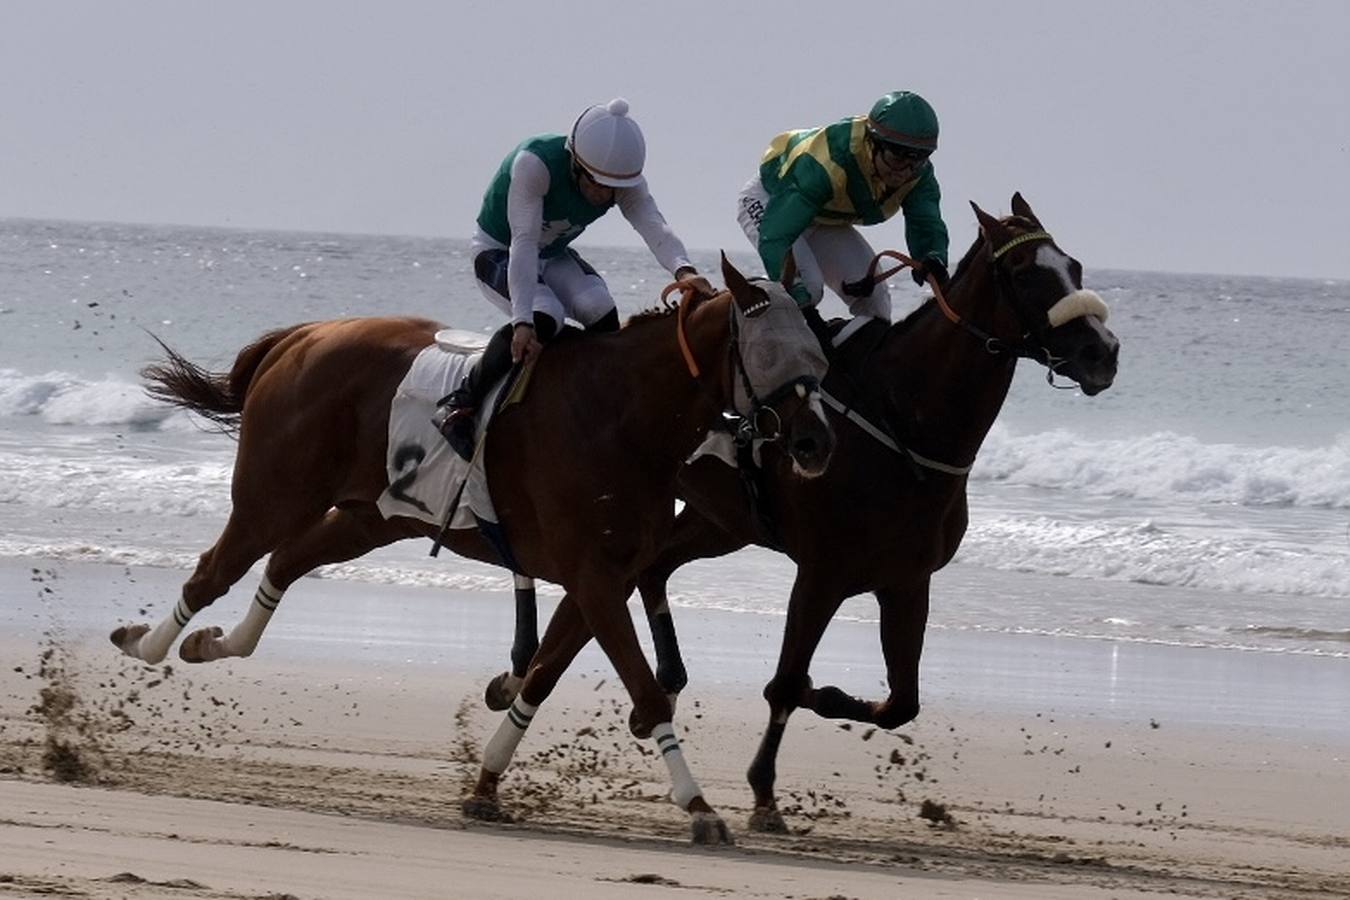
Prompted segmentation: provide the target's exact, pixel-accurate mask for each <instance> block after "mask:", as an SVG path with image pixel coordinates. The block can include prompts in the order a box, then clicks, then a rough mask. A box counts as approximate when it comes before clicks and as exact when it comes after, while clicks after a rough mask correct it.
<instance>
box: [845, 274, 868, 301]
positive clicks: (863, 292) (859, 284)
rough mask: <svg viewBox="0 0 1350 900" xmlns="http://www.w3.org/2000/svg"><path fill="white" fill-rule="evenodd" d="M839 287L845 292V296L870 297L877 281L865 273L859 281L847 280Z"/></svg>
mask: <svg viewBox="0 0 1350 900" xmlns="http://www.w3.org/2000/svg"><path fill="white" fill-rule="evenodd" d="M839 288H840V289H841V290H842V291H843V292H844V296H845V297H870V296H872V291H873V289H875V288H876V283H875V282H874V281H872V279H870V278H868V277H867V276H866V275H864V276H863V277H862V278H859V279H858V280H857V281H845V282H844V283H843V284H841V285H839Z"/></svg>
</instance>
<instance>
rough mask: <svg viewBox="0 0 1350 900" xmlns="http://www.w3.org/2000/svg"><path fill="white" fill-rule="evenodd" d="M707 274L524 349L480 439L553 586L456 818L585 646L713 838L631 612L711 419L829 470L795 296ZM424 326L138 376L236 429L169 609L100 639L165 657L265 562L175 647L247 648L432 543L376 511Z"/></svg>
mask: <svg viewBox="0 0 1350 900" xmlns="http://www.w3.org/2000/svg"><path fill="white" fill-rule="evenodd" d="M723 275H724V277H725V279H726V281H727V284H728V285H729V286H730V287H731V293H730V294H725V293H724V294H721V295H719V296H717V297H715V298H712V299H708V300H701V299H700V298H696V297H692V296H686V298H685V300H684V301H683V303H682V304H681V306H680V307H679V312H678V314H670V313H669V312H668V313H665V314H662V313H650V314H644V315H642V316H638V317H635V318H634V319H633V320H631V321H630V322H629V323H628V324H627V325H626V326H625V327H624V328H623V329H621V330H620V331H619V332H618V333H616V334H612V335H603V336H595V337H585V338H575V339H570V340H569V339H563V340H559V341H558V342H556V343H555V344H554V345H553V346H551V347H550V348H549V349H548V350H547V352H545V353H544V354H543V355H542V356H541V357H540V359H539V361H538V363H537V365H536V367H535V370H534V372H533V376H532V380H531V385H530V388H529V396H528V397H527V398H526V401H525V402H524V403H523V404H520V405H517V406H512V407H510V408H508V409H506V410H504V411H503V413H502V414H501V415H500V417H499V418H498V420H497V421H496V422H495V423H494V424H493V425H492V427H491V428H490V429H489V430H488V433H487V438H486V444H485V447H484V451H483V452H484V453H485V460H486V468H487V473H488V485H489V488H490V490H491V493H492V497H493V501H494V504H495V507H496V511H497V513H498V516H499V520H500V523H501V525H502V526H503V528H504V531H505V533H506V535H507V537H508V538H509V541H510V546H511V549H512V551H513V552H514V557H515V559H516V561H517V562H518V564H519V568H520V571H521V572H522V573H526V574H529V575H532V576H538V577H540V578H544V579H546V580H548V581H551V582H554V583H556V584H559V585H562V586H563V588H565V590H566V595H565V596H564V598H563V600H562V601H561V603H560V604H559V606H558V609H557V612H556V614H555V615H554V618H553V621H552V623H551V624H550V626H549V628H548V631H547V633H546V634H545V636H544V640H543V643H542V645H541V646H540V649H539V652H538V654H537V655H536V656H535V659H534V662H533V665H532V666H531V667H530V670H529V673H528V675H527V676H526V678H525V681H524V684H523V686H522V688H521V691H520V696H519V697H518V698H517V700H516V702H515V704H514V705H513V707H512V709H511V710H510V712H509V713H508V715H507V717H506V720H505V721H504V722H503V723H502V726H501V728H500V729H499V730H498V732H497V734H496V736H495V737H494V738H493V739H492V741H491V742H490V743H489V744H488V746H487V748H486V750H485V753H484V761H483V771H482V773H481V775H480V779H479V785H478V788H477V790H476V791H475V794H474V797H473V798H471V799H470V801H468V802H466V811H467V812H469V813H470V814H474V815H479V816H484V817H488V816H492V815H494V814H496V812H497V810H496V784H497V779H498V777H499V776H500V775H501V773H502V772H503V771H504V770H505V768H506V766H507V764H508V763H509V761H510V758H511V755H512V753H513V752H514V749H515V746H516V744H517V743H518V742H519V740H520V738H521V737H522V736H523V734H524V730H525V727H526V726H527V725H528V723H529V720H530V717H531V716H532V715H533V712H534V710H535V708H537V707H538V705H539V704H541V703H542V702H543V701H544V699H545V698H546V697H547V696H548V694H549V693H550V691H551V690H552V689H553V687H554V685H555V684H556V683H557V681H558V679H559V678H560V677H561V675H562V673H563V671H564V670H565V669H566V668H567V666H568V664H569V663H570V662H571V660H572V659H573V657H574V656H575V655H576V654H577V653H578V652H579V651H580V650H581V648H582V647H583V646H584V645H585V644H586V643H587V642H588V641H589V640H590V638H591V637H592V636H594V637H595V638H596V640H597V641H598V642H599V644H600V646H601V648H602V649H603V650H604V652H605V653H606V655H607V656H608V657H609V658H610V661H611V662H612V663H613V664H614V667H615V669H616V670H617V672H618V674H619V677H620V678H621V679H622V681H623V683H624V686H625V687H626V688H627V690H628V692H629V695H630V696H631V697H632V700H633V713H632V717H631V720H630V724H631V726H632V729H633V732H634V734H636V735H638V736H639V737H646V736H648V735H651V736H653V737H655V738H656V739H657V742H658V745H659V747H660V749H661V750H662V754H663V759H664V760H665V761H666V763H667V765H668V767H669V768H670V771H671V777H672V782H673V785H674V790H673V797H674V798H675V800H676V801H677V802H678V803H679V804H680V806H681V807H682V808H684V809H685V810H686V811H688V812H689V814H690V816H691V818H692V827H693V831H694V837H695V840H698V841H718V840H726V839H728V835H727V832H726V827H725V825H724V824H723V822H722V820H721V819H720V818H719V817H718V816H717V814H716V813H714V812H713V810H712V808H711V807H710V806H708V804H707V803H706V802H705V801H704V799H703V797H702V795H701V791H700V790H699V789H698V786H697V784H695V782H694V780H693V778H692V776H691V775H690V774H689V771H688V768H687V766H685V763H684V760H683V757H682V755H681V753H680V751H679V744H678V741H677V740H676V738H675V736H674V732H673V729H672V727H671V724H670V723H671V706H670V703H669V701H668V700H667V698H666V695H665V694H664V693H663V692H662V690H661V688H660V687H659V686H658V684H657V682H656V679H655V677H654V676H653V674H652V670H651V668H650V666H649V665H648V663H647V661H646V659H645V657H644V656H643V654H642V652H641V649H640V648H639V646H638V642H637V637H636V635H635V633H634V631H633V625H632V620H631V618H630V616H629V614H628V610H627V607H626V601H627V598H628V595H629V594H630V593H631V591H632V587H633V583H634V581H635V579H636V577H637V575H638V573H639V572H640V571H642V570H643V569H644V568H646V567H647V566H648V565H650V563H651V561H652V559H653V558H654V557H655V555H656V553H657V552H658V551H659V550H660V549H661V547H663V546H665V545H666V544H667V542H668V541H669V537H670V531H671V528H672V525H673V521H674V503H675V479H676V475H677V473H678V471H679V468H680V465H681V464H682V463H683V462H684V460H685V459H686V458H687V457H688V455H689V453H690V452H691V451H692V450H693V449H694V448H695V446H696V445H697V444H698V442H699V441H700V440H702V438H703V436H704V434H705V433H706V432H707V430H708V428H709V427H710V426H711V425H712V424H713V423H714V422H715V421H716V420H718V419H719V418H720V417H721V416H722V414H723V410H725V409H728V408H735V409H738V410H741V411H744V412H747V413H753V412H754V411H760V410H762V412H761V415H760V416H758V418H759V419H768V420H771V421H773V422H775V423H780V424H781V428H780V429H779V430H778V431H777V432H776V433H775V434H774V435H771V436H772V437H776V438H777V440H776V441H775V442H774V443H775V445H776V446H781V447H782V448H783V449H784V451H785V452H786V453H787V454H788V456H789V457H790V458H791V459H792V460H793V463H792V465H793V466H795V467H796V470H797V471H798V472H799V473H800V474H802V475H806V476H813V475H817V474H819V473H820V472H822V471H823V470H824V469H825V466H826V464H827V461H828V459H829V457H830V453H831V448H832V446H833V440H834V439H833V434H832V431H831V429H830V427H829V425H828V424H827V422H826V420H825V416H824V413H823V410H822V408H821V404H820V399H819V395H818V393H817V385H818V379H819V378H820V377H822V376H823V374H824V368H825V363H824V357H823V355H822V354H821V353H820V352H819V349H818V346H817V344H816V341H815V338H814V337H813V336H812V334H811V333H810V331H809V330H808V329H807V328H806V326H805V324H804V322H803V321H802V318H801V316H800V315H799V314H798V312H797V310H796V307H795V304H794V303H793V302H792V300H791V298H790V297H788V296H787V294H786V292H784V291H783V290H782V289H781V288H779V287H778V286H776V285H766V286H764V287H760V286H756V285H753V284H750V283H747V282H746V281H745V279H743V278H742V277H741V275H740V274H739V273H738V272H736V270H735V269H734V268H732V267H731V266H730V265H728V264H727V263H726V262H725V259H724V261H723ZM733 295H734V299H733ZM438 327H439V326H438V325H437V324H436V323H434V322H430V321H427V320H424V319H408V318H384V319H345V320H339V321H332V322H320V323H311V324H307V325H298V326H294V327H292V328H287V329H282V330H280V331H276V332H273V333H271V334H268V335H266V336H264V337H263V338H262V339H260V340H259V341H258V342H256V343H254V344H252V345H251V346H249V347H246V348H245V349H244V350H243V351H241V352H240V354H239V356H238V359H237V360H236V362H235V365H234V368H233V369H232V370H231V372H230V373H229V374H228V375H223V374H214V373H210V372H206V371H204V370H202V369H200V368H198V367H196V366H194V365H193V364H191V363H189V362H187V361H186V360H184V359H183V358H182V357H180V356H178V355H176V354H173V353H172V351H170V357H169V362H168V364H166V365H164V366H159V367H155V368H152V369H149V370H147V376H148V377H149V379H150V381H151V385H152V388H151V390H152V392H153V393H156V394H158V395H159V396H161V397H163V398H164V399H167V400H169V401H170V402H174V403H177V404H179V405H181V406H184V407H187V408H189V409H192V410H195V411H197V412H199V413H202V414H204V415H206V416H208V417H211V418H214V419H216V420H217V421H220V422H223V423H224V424H226V425H227V426H230V425H234V426H237V427H238V430H239V450H238V454H237V456H236V459H235V469H234V478H233V483H232V486H231V492H232V499H233V509H232V511H231V513H230V518H229V521H228V523H227V524H226V526H225V530H224V532H223V533H222V534H221V536H220V539H219V540H218V541H217V542H216V543H215V545H214V546H213V547H212V548H211V549H210V550H208V551H206V553H204V554H203V555H202V557H201V560H200V562H199V563H198V565H197V569H196V571H195V572H194V573H193V575H192V577H191V578H189V579H188V581H187V582H186V584H184V586H183V593H182V597H181V599H180V600H179V601H178V603H177V605H176V607H175V609H174V611H173V614H172V615H170V616H169V617H167V618H166V619H165V620H164V621H163V622H162V623H161V624H160V625H158V626H157V627H156V628H155V629H153V630H151V629H150V627H149V626H148V625H136V626H124V627H121V628H118V629H117V630H116V631H115V632H114V633H113V634H112V640H113V643H115V644H116V645H117V646H118V647H120V648H121V649H122V650H123V651H124V652H126V653H127V654H129V655H132V656H135V657H137V658H140V659H144V660H146V661H150V662H157V661H159V660H160V659H162V658H163V657H164V655H165V653H166V652H167V651H168V649H169V647H170V646H171V645H172V643H173V641H174V639H175V638H176V637H177V636H178V634H179V633H180V632H181V630H182V629H183V628H184V627H185V626H186V625H187V622H188V620H189V619H191V618H192V616H193V615H195V614H196V613H197V612H199V611H200V610H202V609H203V608H205V607H206V606H208V605H210V604H211V603H212V601H214V600H215V599H216V598H218V597H220V596H222V595H224V594H225V593H226V592H227V591H228V590H229V588H230V586H231V585H232V584H234V583H235V582H236V581H238V580H239V579H240V578H242V577H243V576H244V574H245V573H246V572H247V571H248V568H249V567H250V566H251V565H253V563H255V562H256V561H258V560H259V559H261V558H262V557H263V556H265V555H267V554H269V553H270V554H271V556H270V558H269V560H268V562H267V567H266V572H265V575H264V578H263V581H262V584H261V585H260V587H259V589H258V593H257V594H256V595H255V602H254V603H253V604H252V605H251V606H250V609H249V612H248V616H247V617H246V618H245V620H244V621H243V622H241V623H240V624H239V625H238V626H237V627H236V628H235V629H234V630H233V631H232V632H231V633H230V634H228V635H226V634H225V633H224V632H223V631H222V629H220V628H206V629H202V630H200V631H197V632H195V633H194V634H193V635H191V636H190V637H189V638H188V639H187V640H185V641H184V644H183V648H182V650H181V651H180V654H181V655H182V656H183V657H184V658H185V659H187V660H188V661H205V660H210V659H218V658H221V657H222V656H232V655H233V656H246V655H248V654H249V653H251V652H252V650H253V648H254V647H255V646H256V644H257V642H258V639H259V637H260V635H261V633H262V631H263V628H264V627H265V626H266V624H267V620H268V618H269V617H270V616H271V613H272V610H273V609H275V607H276V605H277V603H278V602H279V600H280V598H281V594H282V592H283V591H285V590H286V588H287V587H288V586H290V585H291V584H292V583H293V582H294V581H295V580H296V579H298V578H300V577H301V576H302V575H304V574H305V573H307V572H309V571H310V570H312V569H313V568H315V567H316V566H320V565H324V564H329V563H335V562H341V561H345V560H349V559H353V558H355V557H358V556H361V555H362V554H365V553H367V552H369V551H371V550H373V549H375V548H377V547H381V546H384V545H386V544H389V543H391V542H393V541H396V540H399V539H402V538H408V537H418V536H427V535H429V534H432V533H434V531H435V530H436V529H435V526H432V525H429V524H427V523H424V522H421V521H418V520H414V519H408V518H392V519H385V518H383V517H382V516H381V514H380V512H379V511H378V509H377V508H376V505H375V504H376V500H377V499H378V498H379V496H380V494H381V493H382V492H383V491H384V490H385V488H386V487H387V486H388V478H387V473H386V459H385V457H386V451H387V447H386V445H387V432H388V423H389V415H390V401H391V398H392V397H393V395H394V392H395V389H396V388H397V387H398V385H399V383H400V381H401V380H402V379H403V377H404V374H405V373H406V372H407V371H408V369H409V367H410V366H411V365H412V363H413V360H414V358H415V357H417V355H418V354H419V353H421V352H422V351H423V350H424V349H425V348H427V347H428V346H429V345H430V344H432V343H433V340H434V335H435V332H436V330H437V329H438ZM166 349H167V348H166ZM769 410H772V412H769ZM446 543H447V546H449V547H451V548H452V549H454V550H455V551H457V552H459V553H461V554H463V555H465V556H469V557H473V558H475V559H480V560H484V561H487V562H493V563H497V562H500V561H501V560H500V557H499V555H498V553H497V551H496V550H495V549H494V547H493V545H491V544H489V543H488V542H487V541H486V540H485V539H484V538H483V537H482V536H480V535H479V534H478V532H476V531H471V530H455V531H451V532H449V533H448V536H447V538H446Z"/></svg>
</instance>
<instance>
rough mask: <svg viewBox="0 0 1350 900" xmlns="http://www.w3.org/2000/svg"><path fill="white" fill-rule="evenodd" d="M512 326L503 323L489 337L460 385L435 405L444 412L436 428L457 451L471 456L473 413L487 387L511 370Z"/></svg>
mask: <svg viewBox="0 0 1350 900" xmlns="http://www.w3.org/2000/svg"><path fill="white" fill-rule="evenodd" d="M513 327H514V326H512V325H510V324H506V325H503V326H502V327H501V328H499V329H497V331H496V332H495V333H494V334H493V335H492V337H491V339H490V340H488V345H487V349H485V350H484V351H483V355H482V356H480V357H479V358H478V361H477V362H476V363H474V364H473V366H472V367H471V368H470V369H469V372H468V374H466V375H465V376H464V380H463V381H461V382H460V384H459V387H457V388H455V389H454V390H453V391H451V392H450V393H449V395H447V396H446V397H445V399H443V400H441V402H440V403H439V404H438V405H439V406H441V407H444V412H443V413H440V414H439V415H438V416H437V425H436V427H437V428H439V429H440V432H441V434H442V435H443V436H444V437H445V439H446V440H447V441H448V442H449V443H450V446H451V448H452V449H454V451H455V452H456V453H458V454H459V455H460V456H462V457H464V459H466V460H472V459H473V449H474V432H475V431H476V427H475V426H476V424H477V422H476V419H475V417H476V415H477V413H478V408H479V407H480V406H482V405H483V399H484V397H485V396H486V395H487V392H488V388H490V387H491V386H492V385H493V384H496V383H497V381H498V380H499V379H501V378H502V377H503V376H504V375H506V373H507V372H509V371H510V370H511V333H512V330H513Z"/></svg>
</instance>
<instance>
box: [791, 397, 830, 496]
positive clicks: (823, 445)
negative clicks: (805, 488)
mask: <svg viewBox="0 0 1350 900" xmlns="http://www.w3.org/2000/svg"><path fill="white" fill-rule="evenodd" d="M785 437H786V445H787V452H788V455H789V456H791V457H792V469H793V471H794V472H795V473H796V474H798V475H801V476H803V477H805V478H815V477H816V476H818V475H821V474H823V473H824V471H825V468H826V467H827V466H828V465H829V464H830V457H831V456H832V455H833V454H834V429H832V428H831V427H830V423H829V422H828V421H826V419H825V416H824V414H823V412H822V411H821V409H820V404H819V403H818V402H813V403H811V404H810V405H809V406H805V407H803V408H802V410H801V411H800V412H799V413H798V414H797V415H796V416H794V417H793V421H792V427H791V428H790V429H789V432H788V434H787V435H786V436H785Z"/></svg>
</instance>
